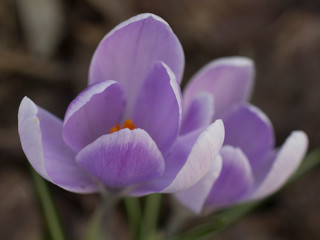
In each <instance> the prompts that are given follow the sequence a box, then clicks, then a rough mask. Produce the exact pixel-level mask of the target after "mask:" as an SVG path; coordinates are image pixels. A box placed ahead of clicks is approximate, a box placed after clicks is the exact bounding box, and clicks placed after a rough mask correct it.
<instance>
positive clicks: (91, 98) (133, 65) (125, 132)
mask: <svg viewBox="0 0 320 240" xmlns="http://www.w3.org/2000/svg"><path fill="white" fill-rule="evenodd" d="M183 68H184V54H183V50H182V47H181V45H180V43H179V41H178V39H177V37H176V36H175V34H174V33H173V32H172V30H171V28H170V27H169V25H168V24H167V23H166V22H165V21H164V20H163V19H161V18H159V17H157V16H155V15H152V14H141V15H138V16H135V17H133V18H131V19H129V20H127V21H125V22H123V23H121V24H120V25H118V26H117V27H116V28H114V29H113V30H112V31H111V32H110V33H109V34H107V35H106V36H105V38H104V39H103V40H102V41H101V43H100V44H99V46H98V48H97V50H96V52H95V53H94V56H93V59H92V62H91V66H90V71H89V86H88V87H87V88H86V89H85V90H83V91H82V92H81V93H80V94H79V95H78V96H77V97H76V98H75V99H74V100H73V101H72V102H71V103H70V105H69V107H68V109H67V111H66V114H65V118H64V121H61V120H60V119H58V118H56V117H55V116H54V115H52V114H50V113H49V112H47V111H46V110H44V109H42V108H40V107H39V106H37V105H35V104H34V103H33V102H32V101H31V100H30V99H29V98H27V97H25V98H24V99H23V100H22V102H21V105H20V108H19V114H18V125H19V126H18V127H19V135H20V140H21V144H22V148H23V150H24V152H25V154H26V156H27V158H28V160H29V161H30V163H31V165H32V166H33V168H34V169H35V170H36V171H37V172H38V173H39V174H40V175H41V176H42V177H44V178H45V179H47V180H48V181H51V182H52V183H54V184H56V185H58V186H60V187H62V188H64V189H66V190H69V191H72V192H78V193H91V192H96V191H98V190H99V188H100V187H103V188H104V189H107V190H109V191H110V192H113V193H114V192H117V193H119V194H125V195H131V196H132V195H135V196H138V195H146V194H149V193H154V192H164V193H170V192H176V191H181V190H185V189H187V188H189V187H191V186H192V185H193V184H195V183H197V182H198V181H199V180H200V179H201V178H203V177H204V176H205V175H206V174H208V171H209V169H211V172H213V173H215V174H217V173H218V172H219V171H220V169H221V164H219V163H221V160H220V158H217V155H218V153H219V151H220V149H221V147H222V144H223V141H224V126H223V123H222V121H221V120H217V121H215V122H214V123H212V124H206V125H205V126H204V125H203V124H201V121H202V120H201V119H200V123H199V122H197V120H195V126H193V128H194V131H192V133H190V134H185V135H184V136H182V137H179V139H178V135H179V132H180V128H181V126H180V125H181V121H182V99H181V90H180V86H179V83H180V81H181V78H182V74H183ZM200 108H201V106H200ZM195 111H197V109H196V106H195ZM200 111H201V109H200ZM198 121H199V120H198ZM217 159H218V160H217Z"/></svg>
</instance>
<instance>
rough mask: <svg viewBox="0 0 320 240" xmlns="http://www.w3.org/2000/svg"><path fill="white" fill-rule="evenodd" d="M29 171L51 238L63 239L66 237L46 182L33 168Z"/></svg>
mask: <svg viewBox="0 0 320 240" xmlns="http://www.w3.org/2000/svg"><path fill="white" fill-rule="evenodd" d="M31 173H32V178H33V181H34V185H35V189H36V191H37V194H38V196H39V200H40V204H41V207H42V210H43V214H44V217H45V221H46V224H47V227H48V231H49V234H50V237H51V239H52V240H65V239H66V237H65V235H64V232H63V230H62V226H61V222H60V220H59V217H58V214H57V210H56V207H55V205H54V202H53V200H52V197H51V194H50V192H49V189H48V186H47V183H46V182H45V180H43V178H42V177H40V176H39V175H38V174H37V173H36V172H35V171H34V170H33V169H31Z"/></svg>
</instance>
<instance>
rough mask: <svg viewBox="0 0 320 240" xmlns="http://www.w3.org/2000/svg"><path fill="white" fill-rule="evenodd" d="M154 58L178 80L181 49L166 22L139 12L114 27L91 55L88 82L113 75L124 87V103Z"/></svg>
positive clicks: (180, 71)
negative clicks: (164, 64)
mask: <svg viewBox="0 0 320 240" xmlns="http://www.w3.org/2000/svg"><path fill="white" fill-rule="evenodd" d="M155 61H163V62H165V63H166V64H167V65H168V66H169V67H170V69H171V70H172V71H173V72H174V74H175V76H176V77H177V80H178V81H180V80H181V78H182V74H183V69H184V53H183V49H182V47H181V44H180V42H179V40H178V38H177V37H176V35H175V34H174V33H173V31H172V29H171V28H170V26H169V25H168V24H167V23H166V22H165V21H164V20H163V19H162V18H160V17H158V16H155V15H153V14H149V13H145V14H140V15H137V16H135V17H132V18H130V19H129V20H127V21H125V22H123V23H121V24H120V25H118V26H117V27H115V28H114V29H113V30H112V31H111V32H110V33H109V34H108V35H106V36H105V38H104V39H103V40H102V41H101V43H100V44H99V46H98V48H97V50H96V51H95V54H94V56H93V58H92V62H91V66H90V72H89V83H90V84H92V83H95V82H97V81H101V80H106V79H114V80H116V81H119V82H120V83H121V84H122V85H123V86H124V88H125V91H126V94H127V99H128V106H127V109H131V107H132V106H131V104H132V102H133V100H134V98H135V96H136V94H137V91H139V89H140V87H141V84H142V82H143V80H144V79H145V77H146V75H147V74H148V72H149V71H150V70H151V68H152V66H153V64H154V62H155Z"/></svg>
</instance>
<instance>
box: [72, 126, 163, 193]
mask: <svg viewBox="0 0 320 240" xmlns="http://www.w3.org/2000/svg"><path fill="white" fill-rule="evenodd" d="M76 160H77V162H78V163H79V164H80V165H81V166H82V167H83V168H84V169H86V170H87V171H88V172H89V173H91V174H92V175H93V176H95V177H96V178H97V179H98V180H99V181H101V182H102V183H104V184H105V185H106V186H107V187H108V188H111V189H123V188H125V187H128V186H134V185H135V184H138V183H142V182H145V181H148V180H151V179H154V178H156V177H158V176H160V175H162V173H163V171H164V168H165V165H164V159H163V157H162V155H161V152H160V151H159V149H158V147H157V145H156V143H155V142H154V141H153V140H152V138H151V137H150V136H149V135H148V133H147V132H146V131H144V130H142V129H134V130H129V129H122V130H119V131H117V132H114V133H112V134H107V135H104V136H101V137H100V138H98V139H97V140H96V141H94V142H93V143H91V144H89V145H88V146H86V147H85V148H84V149H82V150H81V151H80V152H79V153H78V154H77V156H76Z"/></svg>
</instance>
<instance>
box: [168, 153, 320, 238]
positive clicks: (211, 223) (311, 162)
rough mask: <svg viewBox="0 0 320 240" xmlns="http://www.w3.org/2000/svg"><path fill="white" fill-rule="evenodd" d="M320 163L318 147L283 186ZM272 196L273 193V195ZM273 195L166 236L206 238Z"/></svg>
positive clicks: (232, 208) (235, 207)
mask: <svg viewBox="0 0 320 240" xmlns="http://www.w3.org/2000/svg"><path fill="white" fill-rule="evenodd" d="M319 163H320V148H318V149H316V150H314V151H313V152H311V153H309V154H308V155H307V156H306V158H305V159H304V160H303V161H302V163H301V165H300V167H299V169H298V170H297V171H296V173H295V174H294V175H293V176H292V177H291V178H290V180H289V181H288V182H287V184H286V185H285V186H287V185H288V184H290V183H292V182H293V181H295V180H297V179H298V178H299V177H301V176H302V175H304V174H305V173H306V172H308V171H309V170H311V169H312V168H314V167H315V166H316V165H318V164H319ZM273 196H274V195H273ZM273 196H271V197H269V198H265V199H263V200H260V201H256V202H250V203H244V204H240V205H237V206H234V207H231V208H228V209H226V210H224V211H222V212H220V213H217V214H215V215H213V216H210V217H208V218H205V221H203V223H201V224H199V225H197V226H195V227H193V228H192V229H190V230H188V231H186V232H183V233H180V234H178V235H176V236H173V237H171V238H168V239H169V240H182V239H183V240H192V239H207V238H208V237H212V236H213V235H216V234H217V233H219V232H220V231H222V230H223V229H225V228H227V227H229V226H230V225H231V224H233V223H234V222H236V221H237V220H239V219H240V218H242V217H244V216H245V215H247V214H248V213H250V212H252V211H253V210H254V209H256V208H258V207H260V206H261V205H263V204H264V203H265V202H267V201H268V200H270V199H271V198H272V197H273Z"/></svg>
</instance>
